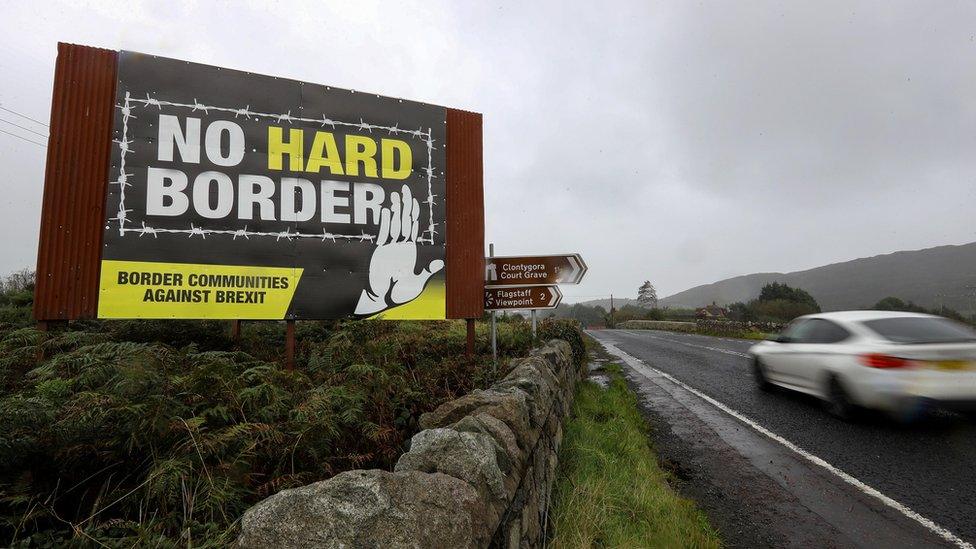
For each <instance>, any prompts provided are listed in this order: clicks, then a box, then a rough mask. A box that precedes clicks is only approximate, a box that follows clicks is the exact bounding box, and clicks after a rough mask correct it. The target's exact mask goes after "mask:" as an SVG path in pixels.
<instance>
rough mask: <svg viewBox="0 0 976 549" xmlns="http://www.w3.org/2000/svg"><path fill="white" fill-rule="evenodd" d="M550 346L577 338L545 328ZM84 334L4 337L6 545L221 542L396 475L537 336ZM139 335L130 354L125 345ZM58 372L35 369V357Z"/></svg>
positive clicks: (318, 325) (356, 328)
mask: <svg viewBox="0 0 976 549" xmlns="http://www.w3.org/2000/svg"><path fill="white" fill-rule="evenodd" d="M539 330H540V336H542V337H543V338H551V337H562V338H564V339H567V340H568V341H570V344H571V345H572V346H573V349H574V352H575V353H576V354H577V356H578V358H579V357H581V356H582V352H583V350H582V349H583V348H582V337H581V334H580V332H579V330H578V328H577V326H576V324H575V323H573V322H568V321H544V322H542V323H541V324H540V327H539ZM477 333H478V340H477V348H476V354H475V356H474V357H472V358H470V359H469V358H466V357H465V355H464V350H465V340H466V331H465V325H464V323H463V322H459V321H441V322H387V321H339V322H299V323H297V325H296V334H297V336H298V349H297V356H296V368H295V370H294V371H287V370H285V369H283V368H282V367H281V365H280V363H279V362H278V361H279V360H280V358H281V354H282V350H283V346H284V342H283V339H284V324H283V323H276V322H260V323H259V322H246V323H244V325H243V327H242V334H241V339H240V341H239V342H237V343H235V342H233V341H232V340H231V339H230V336H229V330H228V323H226V322H224V323H222V322H211V321H207V322H181V321H141V322H137V321H131V322H82V323H77V324H73V325H72V326H69V327H68V329H61V330H60V331H54V332H50V333H43V332H39V331H37V330H35V329H34V328H23V329H18V330H6V331H3V332H0V375H2V376H3V377H2V381H3V389H4V390H3V393H2V395H0V545H17V546H33V545H38V546H61V545H65V544H75V545H98V544H109V545H112V546H121V545H126V546H133V545H140V546H141V545H162V546H173V545H214V546H216V545H225V544H227V543H228V542H230V541H232V540H233V538H234V536H235V535H236V532H235V530H234V525H235V522H236V521H237V520H238V518H239V517H240V515H241V513H242V512H243V511H244V510H245V509H246V508H247V507H249V506H250V505H252V504H254V503H255V502H257V501H259V500H260V499H262V498H264V497H267V496H268V495H270V494H272V493H274V492H276V491H278V490H281V489H283V488H288V487H292V486H298V485H302V484H307V483H310V482H313V481H316V480H321V479H325V478H328V477H330V476H332V475H334V474H336V473H338V472H341V471H344V470H348V469H352V468H369V467H379V468H385V469H389V468H390V467H392V465H393V463H394V462H395V460H396V459H397V457H398V456H399V455H400V454H401V453H402V452H403V450H404V446H405V444H406V441H407V440H409V437H410V436H412V435H413V434H414V433H415V432H416V431H417V429H418V425H417V422H418V418H419V416H420V414H422V413H424V412H426V411H429V410H431V409H433V408H434V407H436V406H438V405H439V404H441V403H443V402H445V401H447V400H449V399H452V398H455V397H457V396H460V395H461V394H464V393H466V392H469V391H470V390H472V389H474V388H478V387H481V388H483V387H487V386H488V385H489V384H490V383H492V382H493V381H494V380H495V379H497V378H498V377H499V376H500V375H503V374H504V371H505V370H504V363H505V361H504V359H506V358H508V357H512V356H518V355H524V354H525V353H527V352H528V349H529V347H530V344H531V334H530V330H529V325H528V323H525V322H504V323H499V326H498V342H499V352H500V355H501V357H502V359H503V361H502V365H503V367H502V368H501V371H496V370H495V369H494V368H493V367H492V364H491V350H490V344H489V341H488V327H487V325H485V324H480V323H479V325H478V326H477ZM126 338H131V339H128V340H127V339H126ZM40 350H43V352H44V354H45V357H46V360H45V361H44V362H43V363H41V364H40V365H38V364H36V358H37V355H38V351H40Z"/></svg>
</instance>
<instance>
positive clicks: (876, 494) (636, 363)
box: [595, 338, 974, 549]
mask: <svg viewBox="0 0 976 549" xmlns="http://www.w3.org/2000/svg"><path fill="white" fill-rule="evenodd" d="M595 339H596V340H597V341H599V342H600V344H601V345H603V347H604V348H605V349H606V350H607V351H608V352H609V353H610V354H613V355H616V356H617V357H618V358H620V359H621V360H623V361H624V362H626V363H627V364H629V365H630V366H632V367H633V368H634V369H635V370H637V371H638V372H640V373H641V374H642V375H644V376H645V377H650V376H649V375H648V372H650V374H651V375H656V376H661V377H664V378H665V379H667V380H669V381H671V382H672V383H674V384H676V385H678V386H679V387H681V388H683V389H685V390H686V391H688V392H690V393H692V394H693V395H695V396H697V397H698V398H700V399H702V400H704V401H705V402H708V403H709V404H711V405H713V406H715V407H716V408H718V409H719V410H722V411H723V412H725V413H727V414H729V415H730V416H732V417H734V418H736V419H738V420H739V421H741V422H743V423H745V424H746V425H748V426H749V427H752V428H753V429H754V430H756V431H757V432H759V433H761V434H763V435H766V436H767V437H768V438H770V439H772V440H775V441H776V442H778V443H780V444H782V445H783V446H785V447H787V448H789V449H790V450H792V451H794V452H796V453H797V454H798V455H799V456H800V457H802V458H803V459H805V460H807V461H809V462H810V463H813V464H814V465H818V466H820V467H823V468H824V469H826V470H827V471H830V472H831V473H833V474H834V475H836V476H837V477H839V478H840V479H841V480H843V481H844V482H846V483H848V484H850V485H851V486H853V487H855V488H857V489H858V490H860V491H861V492H862V493H864V494H866V495H869V496H871V497H873V498H875V499H877V500H878V501H880V502H881V503H883V504H885V505H887V506H888V507H890V508H892V509H894V510H895V511H898V512H899V513H901V514H902V515H904V516H906V517H908V518H909V519H911V520H914V521H915V522H917V523H919V524H921V525H922V526H924V527H925V528H926V529H928V530H929V531H931V532H933V533H935V534H937V535H938V536H939V537H941V538H942V539H944V540H946V541H948V542H949V543H952V544H954V545H956V546H957V547H961V548H963V549H974V548H973V545H972V544H971V543H969V542H967V541H965V540H963V539H962V538H960V537H959V536H957V535H955V534H953V533H952V532H950V531H949V530H947V529H946V528H943V527H942V526H939V525H938V524H936V523H935V522H933V521H931V520H929V519H927V518H925V517H923V516H922V515H920V514H918V513H916V512H915V511H913V510H912V509H911V508H909V507H908V506H906V505H903V504H901V503H899V502H897V501H895V500H894V499H892V498H890V497H888V496H886V495H884V494H882V493H881V492H880V491H878V490H877V489H875V488H872V487H871V486H868V485H867V484H865V483H863V482H861V481H860V480H858V479H856V478H854V477H852V476H851V475H849V474H847V473H845V472H844V471H842V470H840V469H838V468H837V467H834V466H833V465H831V464H830V463H828V462H827V461H825V460H824V459H822V458H820V457H817V456H815V455H813V454H811V453H810V452H807V451H806V450H804V449H803V448H800V447H799V446H797V445H796V444H793V443H792V442H790V441H788V440H786V439H785V438H783V437H781V436H779V435H777V434H776V433H774V432H772V431H770V430H769V429H766V428H765V427H763V426H762V425H759V424H758V423H756V422H755V421H753V420H752V419H750V418H749V417H748V416H746V415H744V414H742V413H740V412H738V411H736V410H734V409H732V408H730V407H728V406H726V405H725V404H723V403H721V402H719V401H717V400H715V399H714V398H712V397H710V396H708V395H706V394H705V393H702V392H701V391H699V390H698V389H695V388H694V387H691V386H689V385H687V384H685V383H684V382H682V381H680V380H678V379H676V378H675V377H674V376H671V375H670V374H667V373H666V372H662V371H661V370H658V369H657V368H654V367H652V366H648V365H647V364H646V363H644V361H643V360H641V359H639V358H637V357H635V356H632V355H630V354H628V353H627V352H626V351H623V350H621V349H620V348H618V347H617V346H616V345H614V344H613V343H610V342H608V341H603V340H602V339H600V338H595ZM655 339H660V338H655ZM668 341H673V340H668ZM696 347H703V348H706V349H707V348H708V347H704V346H699V345H696ZM712 350H718V349H712ZM722 351H724V349H722ZM730 352H731V351H730ZM740 354H741V353H740ZM746 356H748V355H746Z"/></svg>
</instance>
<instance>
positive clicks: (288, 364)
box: [285, 319, 295, 371]
mask: <svg viewBox="0 0 976 549" xmlns="http://www.w3.org/2000/svg"><path fill="white" fill-rule="evenodd" d="M285 369H286V370H289V371H290V370H294V369H295V321H294V320H293V319H288V320H286V321H285Z"/></svg>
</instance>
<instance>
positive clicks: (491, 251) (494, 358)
mask: <svg viewBox="0 0 976 549" xmlns="http://www.w3.org/2000/svg"><path fill="white" fill-rule="evenodd" d="M488 257H495V244H494V243H493V242H492V243H489V244H488ZM496 322H497V321H496V319H495V311H492V312H491V363H492V367H493V368H494V369H495V372H497V371H498V327H497V325H496Z"/></svg>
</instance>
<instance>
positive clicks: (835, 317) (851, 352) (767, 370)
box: [749, 311, 976, 419]
mask: <svg viewBox="0 0 976 549" xmlns="http://www.w3.org/2000/svg"><path fill="white" fill-rule="evenodd" d="M749 354H750V356H751V357H752V359H753V372H754V375H755V378H756V383H757V384H758V385H759V387H760V388H761V389H770V388H772V386H773V385H776V386H780V387H785V388H787V389H792V390H796V391H800V392H803V393H807V394H810V395H813V396H815V397H818V398H820V399H823V400H824V401H825V402H826V403H827V408H828V410H829V411H830V412H831V413H833V414H834V415H836V416H839V417H844V418H846V417H850V415H851V414H852V412H854V411H855V410H856V409H857V408H858V407H864V408H873V409H877V410H882V411H885V412H889V413H891V414H892V415H894V416H896V417H900V418H905V419H907V418H911V417H914V416H916V415H918V414H920V413H922V412H924V411H925V410H927V409H930V408H932V407H942V408H949V409H956V410H959V411H963V412H973V411H976V331H974V330H972V329H970V328H969V327H967V326H965V325H963V324H960V323H957V322H954V321H952V320H949V319H947V318H943V317H940V316H934V315H926V314H918V313H904V312H895V311H843V312H833V313H821V314H814V315H807V316H802V317H799V318H797V319H796V320H794V321H793V322H792V323H790V325H789V326H787V327H786V329H785V330H783V333H782V334H780V335H779V336H778V337H776V338H775V339H774V340H770V341H763V342H761V343H758V344H756V345H754V346H753V347H752V348H750V349H749Z"/></svg>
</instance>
